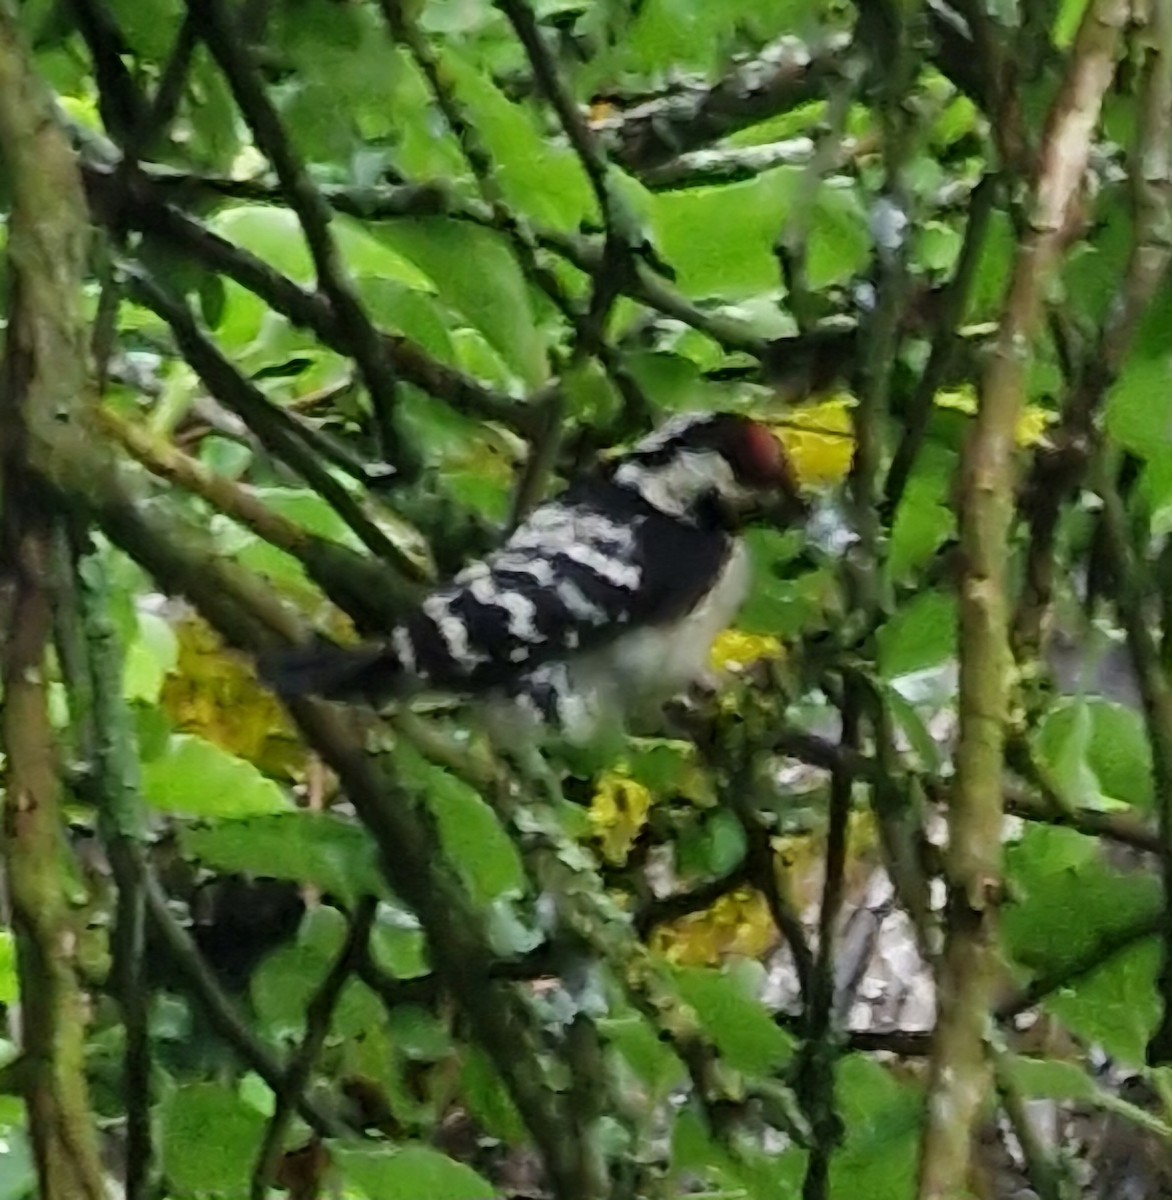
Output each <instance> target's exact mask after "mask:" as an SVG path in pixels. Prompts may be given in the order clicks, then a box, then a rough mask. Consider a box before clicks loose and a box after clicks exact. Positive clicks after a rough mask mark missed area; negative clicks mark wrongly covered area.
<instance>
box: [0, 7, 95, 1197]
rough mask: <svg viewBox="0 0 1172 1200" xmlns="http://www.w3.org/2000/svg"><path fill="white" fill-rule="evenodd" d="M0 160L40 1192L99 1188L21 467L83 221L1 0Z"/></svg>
mask: <svg viewBox="0 0 1172 1200" xmlns="http://www.w3.org/2000/svg"><path fill="white" fill-rule="evenodd" d="M0 159H3V161H4V164H5V167H6V170H7V172H8V176H9V186H10V188H11V189H12V208H11V215H10V218H9V221H8V224H7V233H8V238H7V247H6V248H7V301H8V307H7V318H8V319H7V327H6V331H5V346H4V359H3V363H2V365H0V480H2V489H3V492H2V500H0V513H2V514H3V515H2V519H0V564H3V575H2V577H0V588H2V589H3V590H2V592H0V637H2V639H3V641H2V645H0V676H2V690H3V696H4V704H3V708H2V711H0V748H2V749H3V754H4V758H5V764H6V779H5V785H6V786H5V794H4V807H3V819H4V837H3V838H2V839H0V845H2V853H3V858H4V874H5V883H6V888H7V893H8V902H9V905H10V908H11V921H12V926H13V930H14V932H15V937H16V954H17V978H18V982H19V988H20V1024H21V1029H20V1048H21V1052H22V1054H23V1055H24V1058H25V1061H26V1063H27V1070H25V1071H23V1072H22V1076H23V1085H24V1086H23V1093H24V1101H25V1105H26V1107H27V1114H28V1124H29V1133H30V1137H31V1141H32V1147H33V1155H34V1159H35V1164H36V1173H37V1180H38V1192H39V1194H40V1195H41V1196H42V1197H43V1198H44V1200H103V1198H104V1197H105V1195H106V1184H105V1179H104V1176H103V1171H102V1164H101V1160H100V1159H99V1157H98V1145H97V1134H96V1130H95V1128H94V1124H93V1119H92V1117H91V1115H90V1104H89V1089H88V1086H87V1083H86V1075H85V1034H86V1028H85V1017H84V1013H83V1007H82V996H81V990H80V987H79V985H78V979H77V975H76V972H75V963H76V946H77V933H76V930H75V929H74V926H73V914H72V913H71V912H70V904H69V900H68V898H67V896H66V892H65V889H64V888H63V887H62V880H63V878H64V876H65V870H66V867H65V861H64V858H63V843H62V837H61V831H62V824H61V810H60V795H59V784H58V779H57V777H56V774H55V771H54V763H55V744H54V736H53V728H52V724H51V722H50V717H49V709H48V683H47V680H46V661H45V655H46V651H47V649H48V641H49V636H50V630H51V615H52V608H53V598H52V595H51V591H50V580H51V577H52V567H53V562H54V558H55V554H54V550H55V538H56V529H57V515H56V513H55V511H54V509H53V508H52V507H51V506H50V505H49V504H48V503H47V502H46V501H47V498H46V495H45V492H44V489H43V488H42V487H41V486H40V484H39V480H37V478H36V477H35V475H34V474H33V471H32V470H31V467H30V460H31V459H32V458H33V457H34V456H35V454H36V453H37V451H38V450H39V449H40V448H41V447H42V446H43V441H42V439H41V435H42V431H43V428H44V425H45V424H46V423H49V424H53V423H54V422H55V421H56V418H57V415H58V413H59V411H60V410H62V409H64V411H65V412H68V411H69V407H70V406H71V405H72V404H73V403H74V402H75V397H76V396H77V395H78V394H80V393H81V392H82V390H83V389H84V387H85V385H86V346H85V332H86V330H85V322H84V317H83V315H82V309H81V288H82V280H83V278H84V274H85V253H86V243H87V236H86V235H87V224H86V211H85V198H84V195H83V193H82V190H81V185H80V181H79V180H78V178H77V175H76V172H75V170H74V167H73V155H72V153H71V151H70V149H69V145H68V143H67V142H66V140H65V138H64V137H63V136H62V133H61V130H60V129H59V128H58V126H57V124H56V122H55V120H54V117H53V111H52V107H51V100H50V97H49V96H48V94H47V92H46V90H45V89H44V87H43V85H42V83H41V81H40V79H39V77H38V75H37V73H36V71H35V68H34V66H33V64H32V56H31V51H30V50H29V48H28V47H27V45H26V44H25V42H24V40H23V37H22V35H21V33H20V26H19V22H18V18H17V14H16V13H15V11H14V9H13V6H12V4H11V0H0Z"/></svg>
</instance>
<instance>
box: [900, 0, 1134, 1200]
mask: <svg viewBox="0 0 1172 1200" xmlns="http://www.w3.org/2000/svg"><path fill="white" fill-rule="evenodd" d="M1128 10H1129V6H1128V4H1127V3H1126V0H1093V2H1092V4H1091V6H1090V7H1089V8H1088V9H1087V12H1086V14H1085V16H1084V18H1083V21H1082V25H1081V28H1080V30H1079V34H1078V37H1077V39H1076V42H1075V46H1074V48H1073V51H1072V56H1071V59H1070V66H1069V68H1068V71H1067V74H1066V77H1065V79H1064V81H1063V84H1062V87H1061V89H1060V91H1059V93H1058V96H1057V97H1056V99H1055V101H1054V104H1053V107H1052V108H1051V110H1050V114H1049V117H1048V120H1047V124H1046V132H1045V137H1044V140H1043V144H1042V148H1041V152H1040V155H1039V171H1038V176H1037V181H1036V184H1035V189H1034V192H1035V196H1034V200H1035V208H1034V223H1033V226H1032V228H1031V230H1030V231H1029V232H1028V233H1027V235H1026V236H1025V238H1024V239H1023V240H1022V241H1021V242H1020V243H1019V246H1018V251H1017V257H1016V260H1015V263H1014V267H1013V273H1012V276H1011V280H1010V285H1009V291H1008V294H1007V296H1006V300H1005V307H1004V314H1003V316H1002V319H1001V324H1000V328H999V331H998V336H997V342H996V345H995V347H994V351H993V355H992V358H991V360H990V363H989V367H988V370H987V371H986V373H985V376H984V379H983V380H982V385H981V394H980V403H979V407H978V412H977V417H976V421H975V423H974V426H973V429H972V433H971V436H970V439H969V441H968V443H967V445H966V446H965V450H964V454H963V458H962V468H961V469H962V478H961V498H960V544H961V553H962V562H963V566H962V570H961V576H960V579H959V582H958V592H959V624H960V682H959V694H960V712H959V717H960V730H959V744H958V749H957V756H956V788H955V790H954V792H953V794H952V803H951V809H950V813H949V849H948V854H947V856H946V860H945V872H946V880H947V884H948V903H947V912H948V932H947V937H946V943H945V949H944V956H943V959H942V962H941V966H940V972H939V984H938V986H939V994H940V1008H939V1019H938V1022H937V1027H936V1034H935V1039H934V1042H933V1051H932V1063H931V1081H930V1085H929V1094H928V1102H927V1124H926V1129H925V1133H924V1139H923V1142H922V1144H921V1152H920V1172H919V1184H918V1191H917V1195H918V1197H919V1200H943V1198H944V1197H947V1196H951V1195H953V1194H954V1193H955V1188H956V1184H957V1181H958V1180H961V1179H964V1178H965V1177H966V1175H967V1170H968V1165H969V1161H970V1153H971V1138H972V1133H973V1129H974V1127H975V1123H976V1119H977V1116H978V1113H979V1111H980V1106H981V1104H982V1101H983V1098H984V1095H985V1092H986V1088H987V1085H988V1070H987V1061H986V1055H985V1041H984V1039H985V1030H986V1025H987V1022H988V1019H989V1012H990V1009H991V1007H992V997H993V989H994V987H995V985H996V980H997V977H998V974H999V957H998V950H997V906H998V901H999V893H1000V888H1001V831H1002V812H1003V808H1002V794H1001V779H1002V771H1003V765H1004V764H1003V755H1004V738H1005V722H1006V718H1007V715H1008V713H1007V709H1008V701H1009V683H1010V680H1009V668H1010V662H1011V657H1010V649H1009V627H1008V598H1007V596H1006V583H1007V563H1008V558H1009V544H1008V539H1009V530H1010V524H1011V521H1012V518H1013V509H1014V492H1015V488H1014V472H1013V463H1014V430H1015V427H1016V424H1017V419H1018V414H1019V413H1020V411H1021V404H1022V394H1023V391H1024V387H1025V376H1026V368H1027V364H1028V362H1029V356H1030V353H1031V347H1032V343H1033V339H1034V337H1035V335H1036V333H1037V332H1038V328H1039V325H1040V322H1041V319H1042V316H1043V303H1044V299H1045V288H1046V286H1047V284H1048V282H1049V280H1050V278H1051V276H1052V274H1053V272H1054V270H1055V269H1056V267H1057V265H1058V263H1059V260H1060V257H1061V254H1062V252H1063V250H1064V247H1065V243H1066V240H1067V236H1068V233H1069V230H1070V228H1071V224H1072V220H1073V218H1074V216H1075V213H1076V204H1077V200H1078V198H1079V195H1080V193H1081V188H1082V180H1083V174H1084V172H1085V170H1086V167H1087V163H1088V160H1089V156H1090V149H1091V139H1092V137H1093V134H1094V130H1095V127H1096V125H1097V124H1098V117H1099V111H1100V108H1101V105H1102V101H1103V96H1104V93H1105V92H1106V90H1107V88H1108V86H1109V85H1110V83H1111V80H1112V78H1113V76H1114V72H1115V53H1116V49H1117V46H1118V44H1119V41H1120V37H1121V34H1122V29H1123V25H1124V23H1125V22H1126V20H1127V14H1128Z"/></svg>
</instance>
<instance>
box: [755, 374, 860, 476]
mask: <svg viewBox="0 0 1172 1200" xmlns="http://www.w3.org/2000/svg"><path fill="white" fill-rule="evenodd" d="M854 404H855V401H854V397H852V396H848V395H842V396H836V397H834V398H833V399H831V400H827V401H825V402H824V403H822V404H815V405H813V406H812V407H810V408H800V409H797V410H796V411H795V412H792V413H790V414H789V415H788V416H787V417H786V419H785V420H784V421H782V422H778V423H777V424H776V425H775V426H774V433H775V434H776V436H777V437H778V438H779V439H780V441H781V444H782V445H783V446H784V447H785V449H786V453H787V454H788V455H789V457H790V460H791V461H792V462H793V464H794V470H796V471H797V473H798V479H799V480H800V481H801V483H802V484H803V485H805V486H807V487H810V486H814V485H817V484H830V483H837V482H838V481H839V480H841V479H843V478H845V476H846V474H847V472H848V471H849V470H850V467H851V459H852V458H853V457H854V452H855V440H854V427H853V425H852V423H851V409H852V408H853V407H854Z"/></svg>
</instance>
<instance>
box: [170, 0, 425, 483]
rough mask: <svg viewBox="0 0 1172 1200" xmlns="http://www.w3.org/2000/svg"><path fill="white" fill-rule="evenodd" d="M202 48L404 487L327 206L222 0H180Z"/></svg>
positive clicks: (379, 355)
mask: <svg viewBox="0 0 1172 1200" xmlns="http://www.w3.org/2000/svg"><path fill="white" fill-rule="evenodd" d="M188 7H189V9H190V11H191V13H192V15H193V16H194V17H196V18H197V19H198V21H199V23H200V24H199V29H200V33H201V34H202V35H203V38H204V42H205V43H206V45H207V47H208V49H209V50H210V51H211V53H212V57H213V58H215V60H216V63H217V64H218V65H219V67H220V70H221V71H223V73H224V76H225V78H226V79H227V80H228V84H229V86H230V87H231V89H232V94H233V96H235V98H236V103H237V104H238V105H239V107H240V111H241V113H242V114H243V116H244V119H245V121H246V122H247V123H248V126H249V128H250V129H251V130H252V135H253V137H254V138H255V140H256V144H257V147H258V148H259V149H260V150H261V152H262V153H263V154H264V155H265V156H266V157H267V158H268V160H269V162H271V163H272V165H273V170H274V171H275V172H276V174H277V178H278V179H279V180H280V182H281V189H282V192H283V194H284V196H285V199H286V200H287V201H288V204H289V206H290V208H292V209H293V211H294V212H295V213H296V214H297V219H298V220H299V221H300V223H301V229H302V232H303V233H304V234H305V240H306V243H307V244H308V246H309V252H310V255H311V256H312V258H313V264H314V267H315V269H316V271H317V285H318V287H319V288H320V289H321V291H322V292H323V293H324V294H325V296H326V298H327V299H328V300H329V303H330V305H331V307H332V308H333V310H334V312H335V314H336V315H337V319H338V324H339V329H340V331H341V333H342V335H343V337H344V338H345V341H346V346H347V349H348V352H349V353H350V354H351V355H352V356H353V358H354V361H355V362H356V363H357V364H358V369H359V371H360V372H361V374H362V379H363V382H364V383H365V384H366V389H367V392H368V393H369V395H370V403H371V407H372V409H373V411H374V414H375V420H376V425H377V426H378V428H379V429H380V437H381V441H382V446H381V449H382V454H383V458H384V459H385V460H386V461H387V462H390V463H393V464H394V465H395V466H396V467H397V468H398V470H399V472H400V475H401V477H402V478H403V479H404V480H410V479H411V478H413V477H414V476H415V475H416V474H417V473H418V470H419V457H418V450H417V448H416V447H414V446H412V445H410V444H409V442H408V441H407V439H406V437H405V436H404V434H403V433H402V431H397V430H396V429H395V428H394V414H395V409H396V405H397V397H396V390H397V386H398V380H397V378H396V375H395V371H394V367H393V364H392V361H391V358H390V356H389V355H388V353H387V348H386V343H385V341H384V340H383V338H382V336H381V335H380V334H379V332H378V330H377V329H376V328H375V327H374V325H373V324H372V322H371V320H370V318H369V317H368V316H367V314H366V310H365V309H364V308H363V307H362V305H361V304H360V303H359V301H358V297H357V296H356V295H355V293H354V288H353V285H352V283H351V281H350V279H349V277H348V274H347V271H346V267H345V265H344V264H343V262H342V258H341V255H340V254H339V253H338V248H337V245H336V244H335V242H334V238H333V234H332V233H331V232H330V219H331V213H330V206H329V204H328V203H327V202H326V200H325V199H323V197H322V195H321V193H320V192H319V191H318V190H317V188H316V187H315V186H314V184H313V182H312V181H311V180H310V178H309V175H308V173H307V172H306V170H305V166H304V164H303V163H302V162H301V161H300V159H299V157H298V155H297V153H296V151H295V150H294V149H293V146H292V144H291V143H290V141H289V139H288V138H287V137H286V135H285V131H284V129H283V128H282V127H281V122H280V119H279V118H278V116H277V111H276V109H275V108H274V107H273V105H272V103H271V101H270V100H269V98H268V96H267V95H266V94H265V89H264V85H263V84H262V82H261V79H260V76H259V75H258V73H257V71H256V68H255V65H254V64H253V63H252V62H251V61H250V59H249V54H248V50H247V48H246V45H247V44H246V42H245V40H244V38H243V37H242V36H241V34H240V30H239V29H238V28H237V27H236V24H235V21H234V20H233V18H232V17H231V16H230V15H229V13H228V9H227V7H226V6H225V4H224V3H223V0H188Z"/></svg>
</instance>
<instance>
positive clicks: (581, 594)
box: [264, 414, 797, 743]
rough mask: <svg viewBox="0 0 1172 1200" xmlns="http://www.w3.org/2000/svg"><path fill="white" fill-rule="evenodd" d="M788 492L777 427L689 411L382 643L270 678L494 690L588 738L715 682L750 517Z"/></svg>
mask: <svg viewBox="0 0 1172 1200" xmlns="http://www.w3.org/2000/svg"><path fill="white" fill-rule="evenodd" d="M779 489H780V490H781V491H783V492H784V493H785V494H786V495H788V496H789V497H790V498H792V499H795V500H796V499H797V486H796V481H795V479H794V476H793V473H792V470H791V467H790V464H789V462H788V460H787V458H786V456H785V453H784V451H783V450H782V447H781V445H780V443H779V442H778V441H777V439H776V438H775V437H774V435H773V434H772V433H771V432H770V431H769V430H768V429H767V428H766V427H765V426H763V425H761V424H759V423H757V422H755V421H752V420H750V419H748V418H746V417H742V416H737V415H731V414H715V415H713V414H702V415H689V416H684V417H677V418H675V419H674V420H672V421H669V422H668V423H667V424H665V425H664V426H662V427H661V428H660V429H659V430H657V431H656V432H654V433H652V434H651V435H649V436H648V437H646V438H644V439H643V440H642V441H640V442H639V443H637V444H636V445H635V447H634V448H633V449H632V450H630V451H629V452H628V453H626V454H624V455H622V456H621V457H619V458H617V459H615V460H614V461H612V462H611V463H609V464H608V465H607V466H606V467H605V468H603V469H602V470H601V471H600V472H598V473H597V474H595V475H592V476H590V477H587V478H584V479H582V480H580V481H578V482H577V483H575V484H573V485H571V486H570V487H569V488H568V489H567V490H566V491H565V492H564V493H563V494H562V495H560V496H559V497H557V498H556V499H554V500H551V501H549V502H547V503H546V504H543V505H542V506H541V507H539V508H537V509H536V510H535V511H534V512H533V513H532V515H531V516H530V517H529V518H528V520H526V521H525V522H524V523H523V524H521V525H520V526H518V528H517V529H516V530H515V532H514V533H513V534H512V536H511V537H510V538H509V539H508V541H507V542H505V543H504V545H503V546H502V547H501V548H500V549H499V550H497V551H496V552H495V553H493V554H491V555H490V556H488V557H487V558H485V559H484V560H482V561H480V562H476V563H473V564H472V565H471V566H469V567H467V568H466V569H465V570H463V571H462V572H461V573H460V574H459V575H457V576H456V578H455V579H454V580H453V581H452V582H451V583H450V584H449V585H447V586H445V587H441V588H438V589H437V590H436V591H434V592H432V593H431V594H430V595H429V596H428V597H427V598H426V599H425V600H424V601H423V603H422V604H421V606H420V607H419V608H418V609H417V610H416V611H415V612H414V613H412V614H411V615H410V616H409V617H407V618H406V619H405V620H404V621H403V622H402V624H400V625H398V626H397V627H396V628H394V629H393V630H392V631H391V633H390V635H389V636H388V637H387V638H386V639H385V640H384V641H379V642H375V643H369V644H367V645H364V646H359V647H354V648H342V647H334V646H325V647H323V646H315V647H310V648H307V649H304V650H298V651H293V652H292V653H289V654H285V655H282V656H280V657H279V658H278V659H277V660H275V661H273V662H270V663H268V664H266V665H265V667H264V673H265V675H266V676H267V678H268V679H269V681H270V682H271V683H272V684H273V686H274V687H276V689H277V690H278V691H279V692H281V693H283V694H286V695H297V694H312V695H318V696H322V697H325V698H328V699H342V700H344V699H356V700H357V699H365V700H370V701H373V702H377V701H379V700H382V699H390V698H395V697H403V696H407V695H411V694H413V693H418V692H421V691H430V692H442V693H448V694H454V695H465V696H483V697H485V698H487V699H489V700H491V701H492V702H493V707H494V708H495V709H496V710H497V712H500V711H501V710H508V711H510V712H511V713H513V714H515V715H517V716H520V717H522V718H525V719H538V720H544V721H546V722H550V723H552V724H554V725H556V726H557V727H559V728H560V730H561V731H562V732H563V733H564V734H565V736H567V737H568V738H569V739H570V740H571V741H574V742H577V743H583V742H586V741H588V740H589V739H590V738H591V737H592V736H593V735H594V733H595V732H596V731H597V729H598V727H599V726H600V724H602V723H604V722H608V721H613V720H615V719H616V717H617V718H618V719H619V720H621V717H622V714H623V713H625V712H630V711H632V709H633V708H634V707H635V706H642V705H645V704H647V703H649V702H650V703H654V702H657V701H658V702H662V701H663V700H666V699H668V698H670V697H671V696H672V695H674V694H678V693H679V692H680V691H682V690H684V689H686V688H687V687H688V686H689V685H691V684H692V683H694V682H697V681H698V680H700V679H702V678H704V676H705V675H706V667H707V659H708V654H709V650H710V648H711V645H712V642H713V640H714V639H715V638H716V636H717V635H718V634H719V633H720V632H721V630H722V629H724V628H726V627H727V626H728V625H729V624H730V623H731V622H732V620H733V619H734V618H735V616H736V613H737V611H738V610H739V609H740V606H741V604H742V603H743V602H744V599H745V595H746V593H747V591H748V587H749V574H750V566H749V562H748V556H747V553H746V551H745V548H744V546H743V544H742V543H741V541H740V539H739V538H738V537H737V528H738V521H739V517H740V515H741V514H742V513H743V512H744V511H745V508H746V506H747V505H750V504H752V502H753V501H754V500H755V499H758V498H760V497H761V496H762V495H763V494H765V493H768V492H775V491H777V490H779ZM501 702H503V704H502V703H501Z"/></svg>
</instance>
